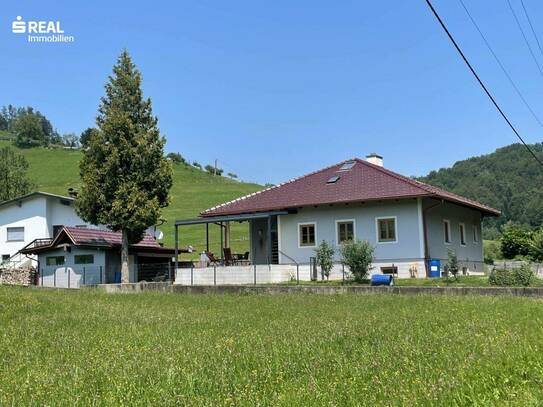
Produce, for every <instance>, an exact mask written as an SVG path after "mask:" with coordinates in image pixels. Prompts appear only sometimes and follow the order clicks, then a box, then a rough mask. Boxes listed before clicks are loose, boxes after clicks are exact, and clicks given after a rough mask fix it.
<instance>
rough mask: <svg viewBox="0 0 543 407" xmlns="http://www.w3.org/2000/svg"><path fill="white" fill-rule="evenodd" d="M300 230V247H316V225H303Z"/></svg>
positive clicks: (300, 225)
mask: <svg viewBox="0 0 543 407" xmlns="http://www.w3.org/2000/svg"><path fill="white" fill-rule="evenodd" d="M298 228H299V246H300V247H311V246H315V224H314V223H301V224H299V226H298Z"/></svg>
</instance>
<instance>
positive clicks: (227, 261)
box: [223, 247, 236, 266]
mask: <svg viewBox="0 0 543 407" xmlns="http://www.w3.org/2000/svg"><path fill="white" fill-rule="evenodd" d="M223 253H224V265H225V266H234V265H235V264H236V259H235V258H234V256H233V255H232V249H230V248H229V247H225V248H224V249H223Z"/></svg>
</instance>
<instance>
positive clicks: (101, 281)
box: [100, 266, 104, 284]
mask: <svg viewBox="0 0 543 407" xmlns="http://www.w3.org/2000/svg"><path fill="white" fill-rule="evenodd" d="M103 281H104V279H103V276H102V266H100V284H103Z"/></svg>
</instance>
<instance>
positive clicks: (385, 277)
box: [371, 274, 394, 285]
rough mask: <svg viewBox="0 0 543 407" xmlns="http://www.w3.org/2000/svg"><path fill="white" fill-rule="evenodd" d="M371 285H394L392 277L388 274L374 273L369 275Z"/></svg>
mask: <svg viewBox="0 0 543 407" xmlns="http://www.w3.org/2000/svg"><path fill="white" fill-rule="evenodd" d="M371 285H394V278H392V276H391V275H390V274H374V275H372V276H371Z"/></svg>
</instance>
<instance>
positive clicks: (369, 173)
mask: <svg viewBox="0 0 543 407" xmlns="http://www.w3.org/2000/svg"><path fill="white" fill-rule="evenodd" d="M347 162H354V163H355V165H354V166H353V167H352V168H351V169H350V170H345V171H342V170H340V167H341V166H342V165H343V164H345V163H347ZM334 176H339V179H338V180H337V181H336V182H334V183H328V180H330V179H331V178H332V177H334ZM418 197H433V198H438V199H444V200H446V201H450V202H455V203H458V204H461V205H464V206H468V207H472V208H475V209H478V210H480V211H481V212H483V213H484V214H487V215H492V216H497V215H499V214H500V211H498V210H496V209H494V208H491V207H489V206H487V205H483V204H482V203H479V202H477V201H474V200H471V199H468V198H464V197H462V196H460V195H456V194H453V193H452V192H448V191H445V190H443V189H441V188H437V187H434V186H431V185H428V184H424V183H422V182H419V181H415V180H414V179H411V178H409V177H405V176H403V175H400V174H398V173H395V172H393V171H390V170H387V169H386V168H383V167H380V166H378V165H375V164H371V163H369V162H367V161H365V160H362V159H359V158H353V159H350V160H346V161H343V162H341V163H338V164H335V165H332V166H329V167H326V168H323V169H322V170H319V171H315V172H312V173H310V174H307V175H304V176H302V177H299V178H295V179H292V180H290V181H287V182H285V183H283V184H279V185H276V186H273V187H271V188H268V189H264V190H262V191H259V192H255V193H253V194H250V195H246V196H243V197H241V198H238V199H235V200H233V201H230V202H226V203H224V204H221V205H218V206H215V207H213V208H210V209H207V210H205V211H203V212H202V213H201V214H200V215H201V216H203V217H212V216H219V215H238V214H242V213H253V212H263V211H271V210H282V209H293V208H299V207H303V206H314V205H325V204H334V203H350V202H368V201H379V200H388V199H402V198H418Z"/></svg>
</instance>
